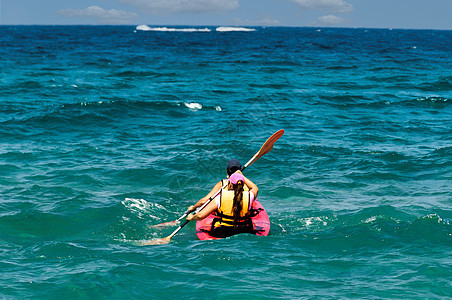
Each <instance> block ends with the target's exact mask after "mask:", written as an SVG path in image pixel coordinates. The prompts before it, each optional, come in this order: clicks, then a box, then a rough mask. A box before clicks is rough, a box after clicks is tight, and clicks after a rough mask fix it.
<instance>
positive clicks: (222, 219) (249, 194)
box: [187, 170, 259, 238]
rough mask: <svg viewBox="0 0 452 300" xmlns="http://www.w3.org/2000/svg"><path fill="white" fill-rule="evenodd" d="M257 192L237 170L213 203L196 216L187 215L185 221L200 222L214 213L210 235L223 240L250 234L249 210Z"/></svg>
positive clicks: (251, 226)
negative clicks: (245, 233)
mask: <svg viewBox="0 0 452 300" xmlns="http://www.w3.org/2000/svg"><path fill="white" fill-rule="evenodd" d="M245 186H247V187H249V190H245ZM214 190H215V188H214ZM258 192H259V189H258V187H257V186H256V185H255V184H254V183H253V182H252V181H251V180H249V179H248V178H246V177H245V176H243V174H242V172H241V171H240V170H237V171H235V173H233V174H232V175H231V176H230V177H229V180H228V184H227V186H226V188H224V189H222V191H221V193H220V194H218V195H217V196H216V197H215V199H214V201H212V202H210V203H209V204H208V205H207V206H206V207H205V208H204V209H203V210H201V211H199V212H197V213H196V214H194V215H189V216H188V217H187V220H189V221H193V220H202V219H204V218H206V217H207V216H208V215H210V214H211V213H215V215H216V217H215V219H214V220H213V221H212V228H211V230H210V231H209V234H210V235H212V236H215V237H221V238H223V237H227V236H231V235H234V234H237V233H244V232H248V233H252V232H253V224H252V223H251V215H250V210H251V206H252V204H253V201H254V199H255V198H256V197H257V194H258ZM203 199H204V198H203ZM203 199H201V200H203ZM207 199H208V198H207ZM201 200H200V201H199V202H198V203H197V204H196V205H195V206H197V205H198V204H199V203H200V202H201ZM206 201H207V200H206ZM204 202H205V201H204ZM204 202H202V203H201V204H200V205H199V206H201V205H202V204H203V203H204Z"/></svg>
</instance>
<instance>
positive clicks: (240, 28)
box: [216, 26, 256, 32]
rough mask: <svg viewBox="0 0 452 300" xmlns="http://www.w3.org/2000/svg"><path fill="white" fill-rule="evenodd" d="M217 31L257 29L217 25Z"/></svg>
mask: <svg viewBox="0 0 452 300" xmlns="http://www.w3.org/2000/svg"><path fill="white" fill-rule="evenodd" d="M216 31H219V32H229V31H242V32H243V31H244V32H250V31H256V29H254V28H245V27H226V26H221V27H217V29H216Z"/></svg>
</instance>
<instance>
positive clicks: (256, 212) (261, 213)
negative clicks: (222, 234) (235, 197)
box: [196, 200, 270, 240]
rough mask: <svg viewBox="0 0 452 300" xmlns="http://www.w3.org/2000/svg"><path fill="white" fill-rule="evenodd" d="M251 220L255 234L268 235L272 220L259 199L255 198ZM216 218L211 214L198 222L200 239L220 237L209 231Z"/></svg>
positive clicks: (197, 227) (197, 228)
mask: <svg viewBox="0 0 452 300" xmlns="http://www.w3.org/2000/svg"><path fill="white" fill-rule="evenodd" d="M251 213H252V217H251V222H252V223H253V229H254V230H253V231H254V232H253V233H252V234H255V235H260V236H266V235H268V233H269V232H270V220H269V219H268V215H267V212H266V211H265V209H264V207H263V206H262V204H261V203H260V202H259V200H254V202H253V205H252V207H251ZM214 218H215V215H214V214H210V215H209V216H207V217H206V218H205V219H204V220H200V221H197V222H196V235H197V236H198V238H199V239H200V240H216V239H220V238H218V237H214V236H211V235H210V234H209V231H210V230H211V226H212V221H213V219H214Z"/></svg>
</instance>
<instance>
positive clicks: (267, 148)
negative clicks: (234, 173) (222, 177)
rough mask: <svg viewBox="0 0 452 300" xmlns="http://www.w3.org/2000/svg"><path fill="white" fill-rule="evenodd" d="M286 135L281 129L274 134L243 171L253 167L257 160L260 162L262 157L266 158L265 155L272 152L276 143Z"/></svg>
mask: <svg viewBox="0 0 452 300" xmlns="http://www.w3.org/2000/svg"><path fill="white" fill-rule="evenodd" d="M283 134H284V129H280V130H278V131H277V132H275V133H273V134H272V136H271V137H269V138H268V139H267V140H266V141H265V143H264V145H262V147H261V149H260V150H259V151H258V152H257V153H256V154H254V156H253V157H252V158H251V159H250V160H249V161H248V162H247V163H246V164H245V166H244V167H243V169H242V171H243V170H244V169H245V168H247V167H249V166H251V165H252V164H253V163H255V162H256V160H258V159H259V158H261V157H262V156H264V155H265V154H267V153H268V152H270V151H271V150H272V149H273V145H274V144H275V142H276V141H277V140H278V139H279V138H280V137H282V135H283Z"/></svg>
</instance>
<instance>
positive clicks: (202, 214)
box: [187, 200, 217, 221]
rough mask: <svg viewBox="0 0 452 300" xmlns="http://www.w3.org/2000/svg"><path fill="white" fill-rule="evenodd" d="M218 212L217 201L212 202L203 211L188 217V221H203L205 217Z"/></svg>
mask: <svg viewBox="0 0 452 300" xmlns="http://www.w3.org/2000/svg"><path fill="white" fill-rule="evenodd" d="M216 210H217V204H216V203H215V200H212V201H210V203H209V204H207V206H206V207H204V209H203V210H201V211H198V212H197V213H196V214H194V215H188V217H187V220H188V221H198V220H202V219H204V218H205V217H207V216H208V215H210V214H211V213H213V212H214V211H216Z"/></svg>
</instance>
